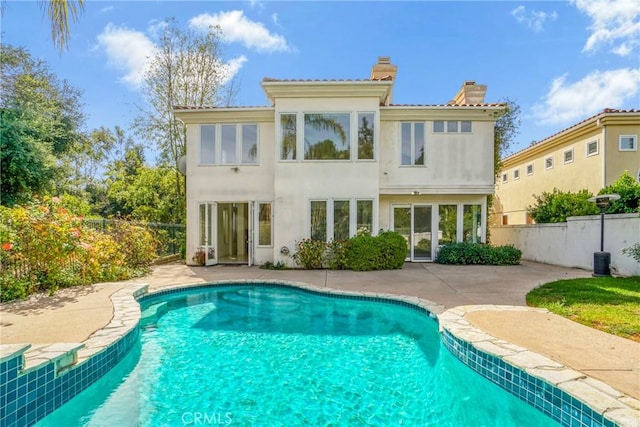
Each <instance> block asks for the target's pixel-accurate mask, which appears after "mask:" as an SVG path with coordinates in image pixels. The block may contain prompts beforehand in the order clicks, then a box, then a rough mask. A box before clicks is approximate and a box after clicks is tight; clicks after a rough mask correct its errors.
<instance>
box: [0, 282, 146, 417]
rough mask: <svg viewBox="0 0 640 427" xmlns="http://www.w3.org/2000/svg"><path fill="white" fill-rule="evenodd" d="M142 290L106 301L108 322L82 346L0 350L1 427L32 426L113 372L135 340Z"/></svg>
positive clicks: (1, 347)
mask: <svg viewBox="0 0 640 427" xmlns="http://www.w3.org/2000/svg"><path fill="white" fill-rule="evenodd" d="M147 288H148V287H147V285H140V284H137V285H132V286H128V287H126V288H124V289H121V290H119V291H117V292H115V293H114V294H113V295H111V297H110V299H111V302H112V304H113V312H114V314H113V318H112V319H111V321H110V322H109V324H107V326H105V327H104V328H102V329H100V330H98V331H96V332H94V333H93V334H91V336H90V337H89V338H88V339H86V340H85V341H84V342H83V343H82V344H73V343H70V344H69V343H65V344H49V345H38V346H31V345H29V344H8V345H0V350H1V351H0V355H1V356H2V357H0V427H23V426H31V425H33V424H35V423H36V422H38V421H39V420H41V419H42V418H44V417H46V416H47V415H48V414H50V413H51V412H53V411H54V410H56V409H57V408H59V407H60V406H62V405H63V404H65V403H66V402H68V401H69V400H71V399H72V398H73V397H75V396H76V395H78V394H79V393H80V392H82V391H83V390H85V389H86V388H87V387H89V386H90V385H91V384H93V383H95V382H96V381H97V380H98V379H100V378H101V377H102V376H104V375H105V374H106V373H107V372H108V371H109V370H111V368H113V367H114V366H116V365H117V364H118V363H119V362H120V361H121V360H122V359H123V358H124V357H125V356H126V355H127V354H128V353H129V350H130V349H131V348H132V347H133V345H134V344H135V343H137V342H138V340H139V336H140V329H139V327H138V323H139V321H140V305H139V304H138V302H137V301H136V297H138V296H140V295H142V294H143V293H146V292H147ZM61 362H63V363H61Z"/></svg>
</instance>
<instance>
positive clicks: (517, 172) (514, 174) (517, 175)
mask: <svg viewBox="0 0 640 427" xmlns="http://www.w3.org/2000/svg"><path fill="white" fill-rule="evenodd" d="M516 179H520V169H515V170H514V171H513V180H514V181H515V180H516Z"/></svg>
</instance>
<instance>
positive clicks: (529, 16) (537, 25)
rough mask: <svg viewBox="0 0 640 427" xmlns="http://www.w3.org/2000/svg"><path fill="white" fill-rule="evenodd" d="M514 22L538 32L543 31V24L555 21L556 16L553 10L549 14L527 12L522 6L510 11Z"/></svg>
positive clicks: (533, 11)
mask: <svg viewBox="0 0 640 427" xmlns="http://www.w3.org/2000/svg"><path fill="white" fill-rule="evenodd" d="M511 16H513V17H514V18H515V19H516V21H518V22H519V23H520V24H525V25H526V26H527V27H529V28H530V29H531V30H533V31H535V32H539V31H542V30H544V24H545V22H546V21H555V20H556V19H558V14H557V13H556V11H555V10H554V11H553V12H551V13H547V12H543V11H541V10H532V11H530V12H527V10H526V8H525V7H524V6H518V7H516V8H515V9H513V10H512V11H511Z"/></svg>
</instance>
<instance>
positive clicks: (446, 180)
mask: <svg viewBox="0 0 640 427" xmlns="http://www.w3.org/2000/svg"><path fill="white" fill-rule="evenodd" d="M396 74H397V66H395V65H393V64H391V62H390V60H389V58H388V57H380V58H379V60H378V62H377V63H376V64H375V65H374V66H373V69H372V71H371V76H370V78H369V79H364V80H278V79H271V78H265V79H264V80H263V81H262V88H263V90H264V92H265V94H266V96H267V99H268V102H269V103H270V104H271V105H270V106H266V107H234V108H217V107H210V108H208V107H207V108H200V107H198V108H194V107H189V106H176V107H175V109H174V114H175V116H176V117H178V118H179V119H180V120H182V121H183V122H184V123H185V124H186V128H187V157H186V180H187V193H186V194H187V262H189V263H199V262H204V263H205V264H207V265H210V264H215V263H242V264H262V263H265V262H267V261H270V262H278V261H282V262H285V263H288V264H290V265H291V264H292V260H291V258H290V255H291V254H293V252H294V251H295V245H296V242H297V241H300V240H302V239H305V238H313V239H320V240H327V241H329V240H331V239H345V238H348V237H350V236H353V235H355V234H356V232H357V231H358V230H359V229H363V228H366V229H367V230H369V231H371V232H372V233H373V234H377V232H378V231H379V230H388V229H389V230H396V231H398V232H400V233H402V234H403V235H404V236H405V237H406V238H407V241H408V242H409V251H408V253H407V260H409V261H431V260H433V258H434V254H435V252H436V250H437V248H438V247H439V245H442V244H444V243H447V242H455V241H479V242H484V241H485V237H486V218H487V196H489V195H491V194H493V191H494V188H495V184H494V172H493V158H494V157H493V129H494V123H495V120H496V117H497V116H498V115H499V114H500V113H501V112H502V111H503V110H504V104H486V103H484V96H485V92H486V86H485V85H479V84H476V83H475V82H472V81H468V82H465V83H464V84H463V85H462V87H461V89H460V91H459V92H458V94H457V95H456V96H455V97H454V99H453V101H451V102H449V103H447V104H439V105H398V104H393V100H392V96H393V86H394V83H395V80H396Z"/></svg>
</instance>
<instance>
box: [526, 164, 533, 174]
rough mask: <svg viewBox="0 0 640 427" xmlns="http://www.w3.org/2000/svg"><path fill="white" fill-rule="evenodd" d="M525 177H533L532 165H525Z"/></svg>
mask: <svg viewBox="0 0 640 427" xmlns="http://www.w3.org/2000/svg"><path fill="white" fill-rule="evenodd" d="M527 175H533V164H532V163H530V164H528V165H527Z"/></svg>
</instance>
